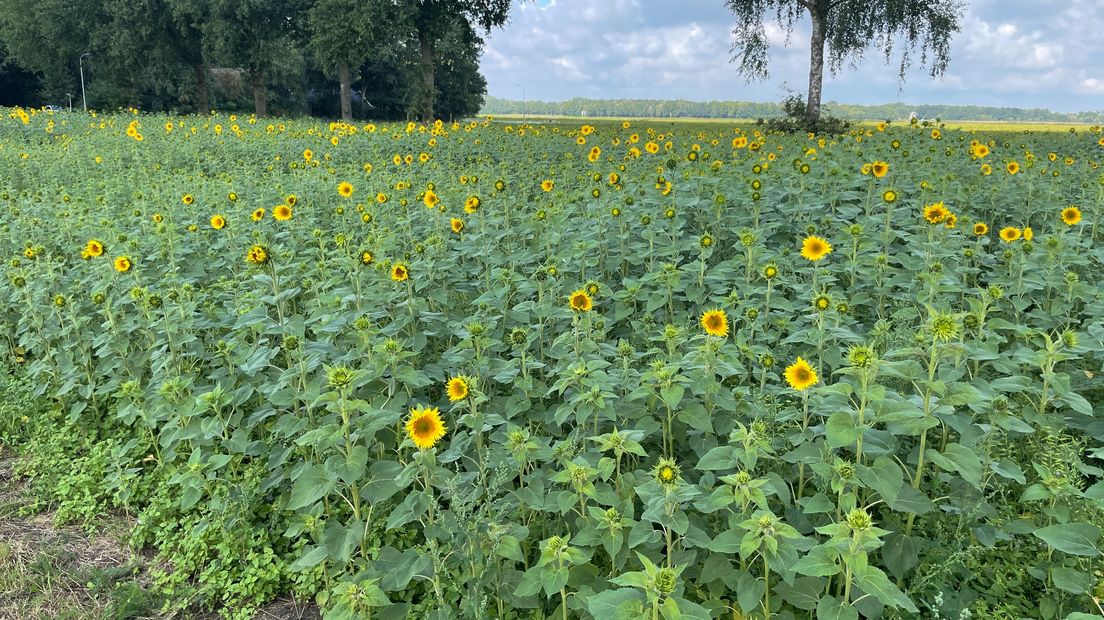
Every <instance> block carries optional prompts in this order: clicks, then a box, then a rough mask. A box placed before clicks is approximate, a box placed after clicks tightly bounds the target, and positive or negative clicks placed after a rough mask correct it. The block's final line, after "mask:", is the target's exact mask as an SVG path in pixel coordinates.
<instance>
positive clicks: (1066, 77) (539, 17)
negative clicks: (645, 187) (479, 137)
mask: <svg viewBox="0 0 1104 620" xmlns="http://www.w3.org/2000/svg"><path fill="white" fill-rule="evenodd" d="M765 17H766V18H767V19H766V20H765V21H764V30H765V33H766V37H767V41H768V43H769V44H770V50H769V54H770V63H769V70H770V79H769V80H767V81H766V82H761V83H760V82H753V83H750V84H748V83H746V81H745V79H744V77H743V76H741V75H739V74H738V72H737V65H736V64H733V63H731V62H730V59H731V51H730V49H731V47H732V43H733V34H732V30H733V27H734V18H733V15H732V13H731V12H729V11H728V10H727V9H725V8H724V4H723V3H722V2H717V1H716V0H679V1H678V2H654V1H648V0H605V1H604V2H593V0H538V1H537V2H523V3H517V4H515V5H514V8H513V10H512V12H511V16H510V22H509V23H508V24H507V25H506V27H505V28H503V29H500V30H496V31H494V32H492V33H491V34H490V35H489V36H488V37H487V45H486V47H485V53H484V56H483V60H482V69H483V71H484V74H485V75H486V76H487V82H488V90H489V92H490V94H491V95H495V96H501V97H511V98H517V97H518V91H519V90H520V89H519V88H518V85H523V87H524V88H525V90H526V93H527V95H528V97H529V99H546V100H563V99H568V98H571V97H606V98H630V97H658V98H685V99H694V100H710V99H739V100H752V101H777V100H778V99H780V98H781V96H782V94H783V91H782V88H781V86H780V85H786V84H788V85H789V86H791V87H794V88H796V89H797V90H802V91H803V90H805V87H806V83H807V80H808V71H809V69H808V61H809V52H808V49H809V47H808V45H809V43H808V36H809V34H808V33H809V23H808V20H807V19H806V18H804V16H802V18H801V19H799V20H798V21H797V22H795V24H794V31H793V33H792V35H791V36H789V37H787V33H786V32H785V29H784V28H783V27H782V26H781V25H780V24H779V23H777V21H774V20H773V19H771V18H773V17H774V16H773V15H767V16H765ZM1094 23H1097V24H1098V23H1104V2H1101V1H1100V0H1064V1H1063V3H1062V4H1061V5H1058V4H1057V3H1049V2H1029V1H1027V0H971V2H970V3H969V5H968V6H967V8H966V12H965V14H964V16H963V19H962V20H961V25H962V30H961V32H959V33H957V34H956V35H955V36H954V38H953V40H952V43H951V65H950V67H949V71H948V73H947V74H946V75H944V76H943V77H942V78H941V79H932V78H931V77H930V76H929V75H928V71H927V70H926V69H925V68H922V67H920V66H918V65H917V66H915V67H912V68H910V69H909V70H908V71H907V72H906V75H905V80H904V82H901V81H900V80H899V79H898V77H897V71H896V69H897V65H896V59H893V60H891V61H890V66H889V68H887V67H886V64H885V59H884V56H883V55H882V54H881V53H879V52H878V51H877V50H875V49H873V48H872V49H870V50H868V51H867V53H866V55H865V57H864V58H863V59H862V60H861V61H859V62H858V63H857V66H856V67H854V68H851V67H844V68H843V70H842V71H841V72H840V74H839V75H837V76H832V75H830V74H826V75H825V94H824V96H825V100H829V99H834V100H836V101H842V102H853V103H883V102H888V101H898V100H906V101H913V102H916V103H924V102H933V103H934V102H942V103H976V104H980V105H1007V106H1023V107H1050V108H1052V109H1056V110H1063V111H1075V110H1083V109H1100V108H1101V107H1102V103H1104V102H1101V100H1100V95H1101V94H1102V92H1101V91H1102V88H1104V87H1102V81H1104V75H1102V74H1101V73H1100V71H1099V69H1097V66H1098V63H1099V58H1101V57H1104V37H1099V29H1097V28H1092V27H1087V25H1088V24H1094ZM787 43H788V45H787ZM897 48H898V49H900V45H898V46H897ZM913 59H914V60H919V54H914V55H913Z"/></svg>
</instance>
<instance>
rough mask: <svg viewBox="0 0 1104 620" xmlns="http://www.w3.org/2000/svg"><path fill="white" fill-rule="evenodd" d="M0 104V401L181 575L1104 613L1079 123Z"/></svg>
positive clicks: (434, 599) (720, 610) (1095, 348)
mask: <svg viewBox="0 0 1104 620" xmlns="http://www.w3.org/2000/svg"><path fill="white" fill-rule="evenodd" d="M2 112H3V113H2V115H0V213H2V214H3V218H2V220H0V253H2V255H3V261H4V267H3V270H4V274H3V277H2V279H0V334H2V336H3V338H2V341H0V342H2V346H0V357H2V358H3V359H2V362H0V366H2V368H3V372H2V373H0V374H2V376H3V379H2V382H0V388H2V392H3V393H4V394H8V395H10V394H14V393H17V392H18V390H21V389H27V390H29V391H30V393H31V394H32V395H33V398H34V402H35V403H36V406H35V407H31V408H27V409H16V408H12V407H4V408H0V411H2V412H3V417H0V442H2V444H3V445H5V446H6V447H7V449H9V450H11V451H14V452H15V453H16V454H17V455H19V457H20V458H19V461H18V463H19V464H18V466H17V469H16V472H17V474H19V475H20V476H23V477H26V478H28V479H29V481H30V482H29V484H30V485H31V488H32V489H33V490H34V492H35V493H36V496H37V497H38V498H39V500H40V502H41V504H42V505H43V506H51V507H53V508H54V509H56V511H57V513H56V514H57V517H58V518H59V519H63V520H69V521H75V522H78V523H90V522H91V520H92V519H93V518H97V517H99V516H101V515H104V514H111V513H113V512H114V513H126V514H130V515H135V516H136V521H135V522H136V526H135V528H134V530H133V532H131V539H130V543H131V544H132V545H133V546H134V547H135V548H143V549H149V550H151V551H152V552H153V553H155V554H156V555H157V558H158V560H160V561H159V563H158V568H157V569H156V570H155V571H154V575H153V583H154V586H155V587H156V588H157V589H158V591H159V592H161V593H163V594H164V596H165V600H166V601H168V602H167V603H166V611H167V612H178V613H180V614H183V615H182V616H181V617H188V615H187V614H188V613H191V612H190V611H189V610H203V609H208V610H209V609H214V610H217V611H218V613H220V614H222V615H223V616H224V617H226V618H249V617H250V616H251V613H252V611H253V610H254V609H256V608H257V607H258V606H259V605H261V604H262V603H264V602H266V601H268V600H271V599H273V598H274V597H277V596H281V595H288V594H292V595H295V596H297V597H300V598H302V599H308V600H313V601H315V602H316V603H317V605H318V606H319V608H320V609H321V611H322V614H323V617H325V618H333V619H353V618H374V619H403V618H429V619H446V618H501V619H537V618H548V619H568V618H572V619H584V620H589V619H598V620H615V619H636V618H645V619H657V618H663V619H665V620H675V619H679V618H684V619H694V620H705V619H707V618H718V619H720V618H726V619H733V620H740V619H749V618H754V619H756V620H760V619H778V620H783V619H798V618H816V619H818V620H829V619H830V620H856V619H857V618H859V617H862V618H886V619H903V618H910V619H911V618H940V619H965V618H970V617H974V616H977V617H984V618H999V619H1005V618H1006V619H1019V618H1042V619H1047V620H1049V619H1066V620H1086V619H1089V618H1096V617H1099V616H1100V615H1101V614H1102V613H1104V610H1102V609H1101V607H1100V604H1101V603H1100V599H1101V598H1102V597H1104V562H1102V559H1101V554H1102V551H1104V538H1102V528H1104V469H1102V467H1104V408H1102V409H1101V410H1097V409H1096V407H1097V406H1102V407H1104V404H1102V399H1104V379H1102V376H1104V367H1102V366H1104V287H1102V285H1104V277H1102V276H1101V273H1102V271H1104V270H1102V267H1104V228H1102V227H1101V226H1100V224H1101V222H1100V220H1101V216H1102V215H1104V170H1101V169H1100V162H1101V161H1104V132H1102V131H1101V129H1100V128H1099V127H1093V128H1088V127H1077V128H1074V129H1070V130H1069V131H1068V132H1065V131H1063V132H1045V131H1044V132H1030V131H1017V132H999V131H988V132H963V131H956V130H950V129H946V128H940V127H938V126H924V125H920V124H913V125H903V126H902V125H891V126H885V125H884V124H880V125H877V126H874V125H871V126H869V127H862V128H859V129H856V130H854V131H852V132H851V133H850V134H849V135H845V136H835V137H833V136H816V135H780V134H770V133H763V132H761V131H759V130H757V129H756V127H755V126H743V127H732V126H726V125H723V124H719V123H709V124H699V125H696V124H693V123H670V122H658V121H657V122H648V121H632V122H627V121H626V122H600V123H599V122H595V123H594V124H592V125H588V124H583V123H582V122H574V121H561V122H548V123H534V124H526V123H524V122H514V123H511V122H505V121H499V120H494V119H480V120H477V121H467V122H462V123H442V122H440V121H438V122H437V123H435V124H432V125H416V124H414V123H409V124H387V125H384V124H381V125H378V126H377V125H372V124H368V125H358V126H350V125H345V124H339V123H334V124H329V125H327V124H325V123H320V122H318V121H312V120H271V119H258V118H253V117H246V116H243V117H240V118H238V117H235V116H227V115H213V116H211V117H209V118H200V117H165V116H148V115H139V114H137V113H136V112H133V111H128V112H120V113H117V114H108V115H92V116H84V115H79V114H64V113H57V114H54V113H42V112H35V111H30V110H21V109H14V110H3V111H2ZM9 398H11V397H10V396H5V399H9Z"/></svg>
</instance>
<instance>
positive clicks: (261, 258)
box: [245, 245, 268, 265]
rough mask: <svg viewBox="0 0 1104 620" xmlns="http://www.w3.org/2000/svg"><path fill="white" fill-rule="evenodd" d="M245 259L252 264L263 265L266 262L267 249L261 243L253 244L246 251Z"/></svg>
mask: <svg viewBox="0 0 1104 620" xmlns="http://www.w3.org/2000/svg"><path fill="white" fill-rule="evenodd" d="M245 260H246V261H247V262H249V263H252V264H254V265H264V264H265V263H267V262H268V250H267V249H266V248H265V247H264V246H263V245H255V246H253V247H251V248H249V251H248V252H246V254H245Z"/></svg>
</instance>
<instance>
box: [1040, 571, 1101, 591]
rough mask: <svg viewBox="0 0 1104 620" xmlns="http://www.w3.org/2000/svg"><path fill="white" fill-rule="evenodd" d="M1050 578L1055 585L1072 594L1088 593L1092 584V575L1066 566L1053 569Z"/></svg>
mask: <svg viewBox="0 0 1104 620" xmlns="http://www.w3.org/2000/svg"><path fill="white" fill-rule="evenodd" d="M1050 578H1051V579H1052V580H1053V581H1054V587H1056V588H1058V589H1060V590H1065V591H1066V592H1070V593H1072V594H1087V593H1088V592H1089V587H1090V586H1091V585H1092V575H1090V574H1088V573H1083V572H1081V571H1079V570H1074V569H1072V568H1066V567H1065V566H1058V567H1055V568H1053V569H1051V571H1050Z"/></svg>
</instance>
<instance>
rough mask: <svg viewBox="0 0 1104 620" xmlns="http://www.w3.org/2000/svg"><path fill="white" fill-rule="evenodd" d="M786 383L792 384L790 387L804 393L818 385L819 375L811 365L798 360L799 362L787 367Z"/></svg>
mask: <svg viewBox="0 0 1104 620" xmlns="http://www.w3.org/2000/svg"><path fill="white" fill-rule="evenodd" d="M785 374H786V383H789V384H790V387H792V388H793V389H795V390H797V391H798V392H803V391H805V390H807V389H809V388H810V387H812V386H814V385H816V382H817V374H816V371H815V370H813V367H812V366H810V365H809V362H806V361H805V360H804V359H802V358H800V357H799V358H797V361H796V362H794V363H793V364H790V365H789V366H787V367H786V373H785Z"/></svg>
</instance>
